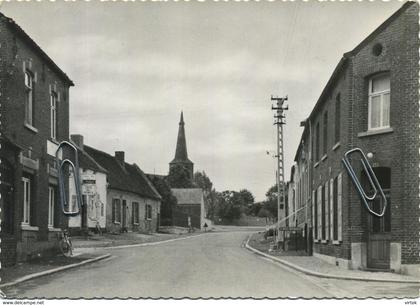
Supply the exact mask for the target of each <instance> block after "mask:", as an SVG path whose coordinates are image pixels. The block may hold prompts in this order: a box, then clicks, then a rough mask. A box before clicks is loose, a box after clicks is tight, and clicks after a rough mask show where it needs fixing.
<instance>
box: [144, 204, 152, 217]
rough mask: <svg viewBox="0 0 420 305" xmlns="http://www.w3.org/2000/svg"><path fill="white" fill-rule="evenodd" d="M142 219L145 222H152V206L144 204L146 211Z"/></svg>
mask: <svg viewBox="0 0 420 305" xmlns="http://www.w3.org/2000/svg"><path fill="white" fill-rule="evenodd" d="M145 212H146V213H145V215H144V219H145V220H152V206H151V205H150V204H147V203H146V210H145Z"/></svg>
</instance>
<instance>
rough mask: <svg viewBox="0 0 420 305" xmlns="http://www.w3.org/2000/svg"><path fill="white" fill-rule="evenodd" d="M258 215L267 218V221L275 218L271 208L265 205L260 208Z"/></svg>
mask: <svg viewBox="0 0 420 305" xmlns="http://www.w3.org/2000/svg"><path fill="white" fill-rule="evenodd" d="M257 216H258V217H262V218H265V222H266V223H267V219H270V218H273V214H272V213H271V212H270V211H269V210H267V209H266V208H265V207H263V208H261V209H260V210H259V212H258V214H257Z"/></svg>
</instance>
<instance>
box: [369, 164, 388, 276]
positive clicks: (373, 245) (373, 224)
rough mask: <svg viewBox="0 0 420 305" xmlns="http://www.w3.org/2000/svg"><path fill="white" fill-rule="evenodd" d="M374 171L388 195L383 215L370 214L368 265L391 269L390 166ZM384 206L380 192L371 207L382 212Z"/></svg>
mask: <svg viewBox="0 0 420 305" xmlns="http://www.w3.org/2000/svg"><path fill="white" fill-rule="evenodd" d="M374 172H375V174H376V176H377V178H378V181H379V183H380V184H381V187H382V188H383V191H384V194H385V197H386V210H385V215H384V216H382V217H377V216H375V215H373V214H370V213H369V215H368V229H369V230H368V240H367V267H368V268H372V269H384V270H388V269H390V242H391V195H390V177H391V175H390V169H389V168H374ZM383 207H384V200H383V199H382V197H381V196H380V195H379V193H378V195H377V197H376V198H375V200H374V201H373V202H372V203H371V208H372V210H374V211H375V212H376V213H381V212H382V210H383Z"/></svg>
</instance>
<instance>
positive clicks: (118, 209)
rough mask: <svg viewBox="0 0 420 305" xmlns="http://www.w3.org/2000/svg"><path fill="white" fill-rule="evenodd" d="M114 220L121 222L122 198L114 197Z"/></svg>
mask: <svg viewBox="0 0 420 305" xmlns="http://www.w3.org/2000/svg"><path fill="white" fill-rule="evenodd" d="M112 222H114V223H121V200H120V199H114V200H113V201H112Z"/></svg>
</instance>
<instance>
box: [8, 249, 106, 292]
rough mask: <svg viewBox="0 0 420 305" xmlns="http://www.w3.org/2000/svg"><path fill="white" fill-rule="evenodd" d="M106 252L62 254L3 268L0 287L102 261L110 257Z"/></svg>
mask: <svg viewBox="0 0 420 305" xmlns="http://www.w3.org/2000/svg"><path fill="white" fill-rule="evenodd" d="M109 256H110V255H109V254H105V253H104V252H97V253H80V252H79V253H77V251H76V252H75V253H74V256H73V257H65V256H64V255H62V254H59V255H56V256H52V257H46V258H39V259H35V260H31V261H28V262H23V263H17V264H16V265H14V266H11V267H3V266H2V268H1V270H0V277H1V282H0V287H4V286H9V285H12V284H13V285H14V284H17V283H20V282H23V281H27V280H30V279H32V278H35V277H39V276H43V275H47V274H51V273H55V272H58V271H62V270H66V269H70V268H73V267H77V266H80V265H85V264H87V263H91V262H95V261H100V260H102V259H104V258H107V257H109Z"/></svg>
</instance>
